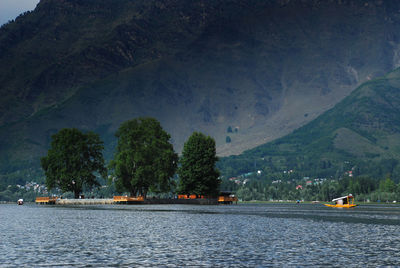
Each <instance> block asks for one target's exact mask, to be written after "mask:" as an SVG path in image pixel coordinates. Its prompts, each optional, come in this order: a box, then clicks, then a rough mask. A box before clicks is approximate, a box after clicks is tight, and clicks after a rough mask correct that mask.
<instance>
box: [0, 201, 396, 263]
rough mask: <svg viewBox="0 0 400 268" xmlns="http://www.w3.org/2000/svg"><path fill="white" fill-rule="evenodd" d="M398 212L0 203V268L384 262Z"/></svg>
mask: <svg viewBox="0 0 400 268" xmlns="http://www.w3.org/2000/svg"><path fill="white" fill-rule="evenodd" d="M399 225H400V208H399V207H396V206H393V207H392V206H360V207H357V208H355V209H341V210H340V209H334V208H325V207H323V206H322V205H311V204H300V205H297V204H272V205H271V204H262V205H237V206H186V205H138V206H124V205H122V206H77V207H59V206H35V205H27V206H16V205H1V206H0V231H1V232H0V241H2V254H0V266H1V265H3V266H21V265H25V266H56V265H57V266H96V267H97V266H120V265H122V266H124V265H126V266H141V267H143V266H214V267H215V266H224V267H226V266H229V267H232V266H238V267H242V266H246V267H254V266H270V265H275V266H288V265H294V266H312V265H314V266H315V265H317V266H323V265H334V266H341V265H349V264H350V265H353V266H364V265H366V266H368V265H369V266H371V265H372V266H380V265H383V266H387V265H398V264H399V263H400V243H399V242H400V235H399V234H400V233H399V230H400V229H399Z"/></svg>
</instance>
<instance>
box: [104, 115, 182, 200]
mask: <svg viewBox="0 0 400 268" xmlns="http://www.w3.org/2000/svg"><path fill="white" fill-rule="evenodd" d="M115 135H116V137H117V138H118V145H117V150H116V153H115V157H114V160H113V161H111V164H110V167H111V168H112V169H113V170H114V175H115V179H116V181H115V186H116V189H117V191H119V192H123V191H124V190H126V191H129V192H130V195H131V196H137V195H140V196H144V197H146V195H147V192H148V191H149V190H150V191H152V192H155V193H160V192H167V191H169V190H170V188H171V184H172V182H171V180H170V178H171V177H172V176H173V175H174V174H175V171H176V167H177V162H178V155H177V154H176V153H175V152H174V149H173V146H172V144H171V143H170V142H169V140H170V138H171V136H170V135H169V134H168V133H167V132H165V131H164V130H163V129H162V127H161V125H160V123H159V122H158V121H157V120H156V119H154V118H137V119H133V120H129V121H127V122H125V123H123V124H122V125H121V126H120V128H119V129H118V131H117V133H116V134H115Z"/></svg>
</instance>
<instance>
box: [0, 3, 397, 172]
mask: <svg viewBox="0 0 400 268" xmlns="http://www.w3.org/2000/svg"><path fill="white" fill-rule="evenodd" d="M399 30H400V2H398V1H380V0H376V1H345V0H335V1H333V0H331V1H325V0H321V1H318V0H314V1H311V0H310V1H307V0H304V1H289V0H286V1H285V0H273V1H256V0H254V1H252V0H250V1H249V0H221V1H218V0H216V1H203V0H189V1H187V0H185V1H184V0H136V1H129V0H121V1H106V0H85V1H83V0H63V1H60V0H42V1H41V2H40V3H39V4H38V6H37V8H36V9H35V10H34V11H33V12H29V13H27V14H25V15H23V16H20V17H19V18H17V19H16V20H15V21H14V22H11V23H9V24H7V25H5V26H3V27H1V28H0V70H1V72H0V93H1V95H2V98H1V99H0V160H1V167H0V168H1V170H2V171H1V172H2V173H3V174H4V173H10V172H14V171H16V170H20V169H21V168H25V167H29V166H36V167H37V166H38V159H39V158H40V156H42V155H44V154H45V153H46V150H47V148H48V144H49V141H50V138H51V135H52V134H54V133H55V132H57V131H58V130H59V129H61V128H63V127H77V128H80V129H83V130H94V131H96V132H98V133H100V134H101V136H102V138H103V139H104V140H105V142H106V154H107V155H108V157H111V156H112V151H113V146H114V144H115V139H114V137H113V135H114V132H115V130H116V129H117V128H118V126H119V125H120V123H121V122H123V121H125V120H128V119H131V118H132V117H137V116H152V117H155V118H157V119H158V120H159V121H160V122H161V123H162V125H163V127H164V128H165V129H166V130H167V131H168V132H169V133H170V134H171V135H172V138H173V142H174V145H175V148H176V150H177V151H180V150H181V148H182V147H183V143H184V141H185V140H186V139H187V138H188V136H189V135H190V134H191V133H192V132H193V131H202V132H204V133H206V134H208V135H211V136H213V137H214V138H215V139H216V142H217V147H218V148H217V149H218V153H219V154H220V155H229V154H238V153H241V152H242V151H244V150H246V149H249V148H252V147H255V146H257V145H260V144H263V143H266V142H268V141H271V140H274V139H276V138H278V137H281V136H283V135H286V134H288V133H290V132H291V131H293V130H294V129H296V128H298V127H300V126H302V125H304V124H306V123H307V122H310V121H311V120H313V119H314V118H316V117H317V116H318V115H320V114H321V113H323V112H324V111H326V110H327V109H329V108H331V107H333V105H335V104H336V103H337V102H339V101H340V100H342V99H343V98H344V97H345V96H347V95H348V94H349V93H350V92H351V91H352V90H353V89H354V88H356V87H357V86H358V85H359V84H361V83H362V82H365V81H368V80H371V79H374V78H376V77H379V76H382V75H384V74H385V73H386V72H388V71H390V70H392V69H394V68H395V67H397V66H399V64H400V56H399V55H400V38H399V33H400V31H399ZM230 129H232V132H230ZM228 130H229V132H228ZM227 136H229V137H230V140H231V142H230V143H226V140H227Z"/></svg>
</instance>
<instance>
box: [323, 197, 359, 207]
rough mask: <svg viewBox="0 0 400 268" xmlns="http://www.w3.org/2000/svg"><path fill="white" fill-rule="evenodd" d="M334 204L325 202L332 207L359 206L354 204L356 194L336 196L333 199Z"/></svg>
mask: <svg viewBox="0 0 400 268" xmlns="http://www.w3.org/2000/svg"><path fill="white" fill-rule="evenodd" d="M332 203H333V204H324V205H325V206H327V207H332V208H353V207H355V206H357V205H356V204H354V196H353V195H352V194H349V195H346V196H343V197H339V198H335V199H333V200H332Z"/></svg>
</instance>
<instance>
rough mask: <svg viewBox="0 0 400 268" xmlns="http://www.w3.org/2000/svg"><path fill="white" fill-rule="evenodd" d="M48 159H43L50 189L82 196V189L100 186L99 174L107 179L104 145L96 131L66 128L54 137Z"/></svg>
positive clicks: (43, 166)
mask: <svg viewBox="0 0 400 268" xmlns="http://www.w3.org/2000/svg"><path fill="white" fill-rule="evenodd" d="M51 138H52V141H51V146H50V149H49V150H48V152H47V156H45V157H43V158H42V159H41V165H42V168H43V170H44V172H45V175H46V185H47V188H48V189H52V188H55V187H59V188H60V189H61V191H62V192H69V191H72V192H74V195H75V198H78V197H79V194H80V193H81V192H82V188H83V186H84V185H85V186H86V187H89V188H90V187H93V186H98V185H99V183H98V181H97V179H96V175H97V174H101V175H103V176H105V173H106V168H105V167H104V158H103V153H102V151H103V149H104V146H103V142H102V141H101V140H100V137H99V135H97V134H95V133H93V132H87V133H83V132H81V131H79V130H78V129H76V128H65V129H62V130H60V131H59V132H58V133H57V134H54V135H53V136H52V137H51Z"/></svg>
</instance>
